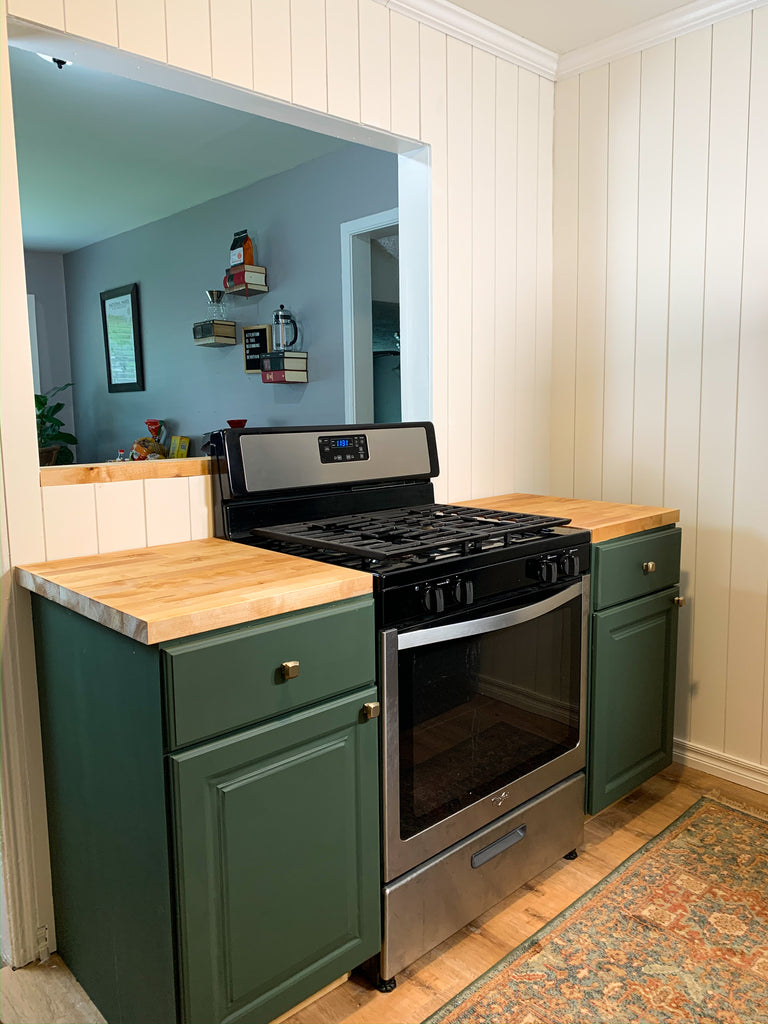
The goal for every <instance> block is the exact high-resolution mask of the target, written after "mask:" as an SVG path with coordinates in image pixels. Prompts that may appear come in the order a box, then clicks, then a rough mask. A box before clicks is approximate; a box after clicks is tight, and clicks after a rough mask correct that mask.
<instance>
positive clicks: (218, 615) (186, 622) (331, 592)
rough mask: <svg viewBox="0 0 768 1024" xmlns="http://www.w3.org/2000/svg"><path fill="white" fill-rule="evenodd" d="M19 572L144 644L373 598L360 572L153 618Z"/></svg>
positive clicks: (211, 600)
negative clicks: (324, 606) (357, 598)
mask: <svg viewBox="0 0 768 1024" xmlns="http://www.w3.org/2000/svg"><path fill="white" fill-rule="evenodd" d="M15 573H16V582H17V583H18V584H19V585H20V586H22V587H24V588H25V589H26V590H29V591H31V592H32V593H34V594H38V595H39V596H40V597H45V598H47V599H48V600H50V601H53V602H55V603H56V604H59V605H61V606H62V607H63V608H68V609H69V610H70V611H74V612H77V613H78V614H79V615H82V616H84V617H85V618H87V619H91V620H92V621H93V622H98V623H99V624H100V625H102V626H106V627H107V628H108V629H113V630H115V632H118V633H121V634H122V635H123V636H127V637H130V638H131V639H133V640H136V641H138V642H139V643H142V644H146V645H153V644H159V643H163V642H164V641H166V640H178V639H180V638H182V637H188V636H193V635H195V634H198V633H207V632H210V631H211V630H214V629H223V628H226V627H227V626H239V625H242V624H243V623H246V622H254V621H258V620H259V619H267V618H271V617H272V616H274V615H282V614H285V613H287V612H293V611H303V610H305V609H307V608H314V607H317V606H320V605H324V604H332V603H333V602H335V601H345V600H347V599H349V598H353V597H366V596H370V594H371V592H372V589H373V579H372V577H371V576H369V575H367V574H365V573H359V574H357V575H356V576H350V577H349V578H346V579H342V580H333V581H329V580H321V581H312V582H308V583H306V584H303V585H302V584H298V585H296V584H295V583H294V584H292V585H287V586H286V589H285V591H284V592H283V593H280V592H279V591H278V592H276V591H275V590H274V589H272V590H270V592H269V593H267V594H264V595H259V596H257V597H235V598H233V599H232V600H231V601H229V602H225V603H223V604H222V603H221V602H220V601H218V600H217V599H216V596H215V595H213V594H211V595H208V598H207V599H203V600H202V601H201V600H198V607H197V608H196V609H195V610H193V611H189V612H171V613H168V614H165V615H158V616H157V617H156V618H155V617H151V616H143V617H140V616H136V615H132V614H131V613H130V612H128V611H124V610H122V609H119V608H116V607H115V606H114V605H111V604H109V603H108V602H106V601H104V600H102V599H99V598H95V597H89V596H87V595H84V594H81V593H79V592H78V591H76V590H71V589H70V588H68V587H65V586H62V585H61V584H60V583H55V582H53V581H52V580H48V579H45V578H44V577H43V576H40V575H38V574H37V573H34V572H30V571H28V570H27V569H23V568H20V567H19V566H17V567H16V569H15Z"/></svg>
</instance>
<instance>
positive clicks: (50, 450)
mask: <svg viewBox="0 0 768 1024" xmlns="http://www.w3.org/2000/svg"><path fill="white" fill-rule="evenodd" d="M71 387H72V382H71V381H70V382H69V383H68V384H62V385H61V386H60V387H58V388H51V389H50V390H49V391H46V392H45V394H43V395H35V412H36V415H37V447H38V450H39V452H40V465H41V466H54V465H59V466H66V465H69V464H70V463H72V462H74V461H75V456H74V453H73V451H72V449H71V448H69V447H67V446H68V445H70V444H77V438H76V437H75V435H74V434H68V433H67V432H66V431H65V430H62V429H61V428H62V427H63V426H64V421H63V420H60V419H59V417H58V413H60V412H61V410H62V409H63V408H64V403H63V402H54V403H53V404H51V402H50V400H51V398H53V396H54V395H57V394H58V393H59V392H60V391H65V390H66V389H67V388H71Z"/></svg>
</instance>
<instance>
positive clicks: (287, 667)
mask: <svg viewBox="0 0 768 1024" xmlns="http://www.w3.org/2000/svg"><path fill="white" fill-rule="evenodd" d="M298 674H299V663H298V661H284V662H283V663H282V665H281V666H280V675H281V676H282V677H283V679H295V678H296V676H297V675H298Z"/></svg>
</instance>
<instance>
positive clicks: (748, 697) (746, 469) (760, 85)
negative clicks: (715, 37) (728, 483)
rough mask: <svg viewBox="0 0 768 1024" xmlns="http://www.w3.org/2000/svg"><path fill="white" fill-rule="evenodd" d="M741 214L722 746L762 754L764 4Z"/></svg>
mask: <svg viewBox="0 0 768 1024" xmlns="http://www.w3.org/2000/svg"><path fill="white" fill-rule="evenodd" d="M753 17H754V26H753V35H752V64H751V68H752V76H751V89H750V103H749V149H748V154H747V192H746V212H745V217H744V227H745V235H744V276H743V283H742V292H741V338H740V344H739V382H738V399H739V401H738V409H737V415H736V464H735V474H734V488H733V491H734V493H733V548H732V561H731V580H730V589H731V604H730V609H729V618H728V664H727V689H726V705H725V751H726V753H728V754H732V755H734V756H735V757H740V758H744V759H745V760H748V761H755V762H756V761H759V760H760V757H761V753H762V748H763V745H764V743H766V742H768V740H766V737H765V736H764V734H763V722H762V720H761V715H760V714H758V713H755V711H756V710H757V709H759V707H760V704H761V702H762V700H763V697H764V685H765V682H764V681H765V672H766V647H765V631H766V618H767V617H768V604H767V603H766V597H767V596H768V595H767V594H766V586H767V584H766V581H768V538H765V537H764V539H763V541H762V543H760V541H759V540H758V539H757V538H759V537H760V534H761V532H762V533H763V535H765V530H766V523H765V519H766V513H767V512H768V456H767V455H766V440H768V401H766V394H765V388H766V382H768V344H766V341H767V340H768V302H767V301H766V294H765V289H766V282H768V232H767V231H766V226H767V225H768V8H762V10H758V11H755V12H754V15H753Z"/></svg>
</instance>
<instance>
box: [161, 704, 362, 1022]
mask: <svg viewBox="0 0 768 1024" xmlns="http://www.w3.org/2000/svg"><path fill="white" fill-rule="evenodd" d="M375 700H376V691H375V689H374V688H372V687H369V688H366V689H361V690H358V691H356V692H355V693H353V694H348V695H346V696H343V697H339V698H337V699H335V700H331V701H327V702H325V703H323V704H322V705H319V706H315V707H312V708H307V709H305V710H303V711H298V712H294V713H293V714H291V715H288V716H285V717H282V718H279V719H275V720H273V721H271V722H267V723H265V724H263V725H260V726H257V727H255V728H252V729H249V730H247V731H245V732H241V733H238V734H236V735H234V736H229V737H226V738H224V739H219V740H216V741H213V742H211V743H207V744H204V745H202V746H199V747H196V748H194V749H193V750H189V751H186V752H183V753H178V754H174V755H172V756H171V757H170V764H171V780H172V786H173V804H174V808H173V811H174V831H175V837H176V860H177V866H178V893H177V895H178V916H179V920H178V934H179V942H180V968H181V995H182V1014H181V1019H182V1021H184V1022H186V1024H217V1022H221V1021H225V1020H226V1021H227V1022H235V1021H238V1022H244V1024H264V1022H265V1021H269V1020H272V1019H273V1018H274V1017H276V1016H278V1015H279V1014H281V1013H283V1012H284V1011H285V1010H287V1009H290V1008H291V1007H292V1006H294V1005H296V1004H297V1003H298V1002H300V1001H301V1000H303V999H305V998H307V997H308V996H311V995H312V994H314V993H315V992H317V991H318V990H319V989H320V988H322V987H323V986H324V985H327V984H329V983H330V982H331V981H334V980H335V979H336V978H338V977H339V976H341V975H342V974H344V973H345V972H346V971H349V970H351V969H352V968H353V967H355V966H357V965H358V964H360V963H362V962H363V961H364V960H367V959H368V958H369V957H371V956H373V955H374V954H375V953H377V952H378V951H379V948H380V941H379V835H378V828H379V811H378V731H379V721H380V719H373V720H367V719H366V718H365V715H364V713H363V704H364V703H366V702H369V701H375Z"/></svg>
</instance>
